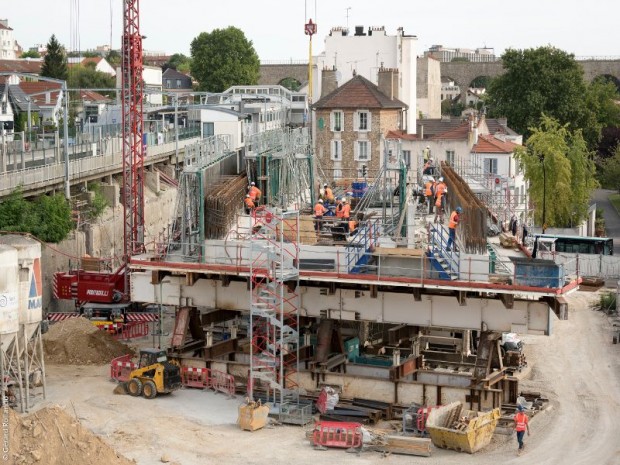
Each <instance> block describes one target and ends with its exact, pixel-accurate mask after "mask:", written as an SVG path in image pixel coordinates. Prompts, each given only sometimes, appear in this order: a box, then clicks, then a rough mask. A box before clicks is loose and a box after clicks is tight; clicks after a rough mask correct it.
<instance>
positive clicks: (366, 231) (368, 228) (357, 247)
mask: <svg viewBox="0 0 620 465" xmlns="http://www.w3.org/2000/svg"><path fill="white" fill-rule="evenodd" d="M378 237H379V220H374V221H367V222H366V223H364V224H362V225H361V226H360V227H359V229H358V231H357V233H356V234H355V235H354V236H353V239H352V240H351V242H349V244H348V245H347V270H348V271H349V273H361V272H362V271H363V270H364V269H365V266H366V265H367V264H368V262H369V261H370V251H371V249H372V248H373V247H374V246H375V245H376V244H377V239H378Z"/></svg>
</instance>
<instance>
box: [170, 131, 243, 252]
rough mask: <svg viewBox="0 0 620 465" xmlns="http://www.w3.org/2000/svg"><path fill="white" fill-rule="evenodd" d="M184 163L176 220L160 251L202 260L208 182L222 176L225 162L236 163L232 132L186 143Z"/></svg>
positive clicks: (210, 182)
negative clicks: (231, 140)
mask: <svg viewBox="0 0 620 465" xmlns="http://www.w3.org/2000/svg"><path fill="white" fill-rule="evenodd" d="M185 163H186V165H185V167H184V169H183V172H182V173H181V174H180V177H179V191H178V194H177V201H176V209H175V216H174V220H173V223H172V227H171V229H170V231H169V232H168V238H167V240H166V241H165V242H166V244H165V250H163V251H161V252H162V254H164V255H174V256H175V258H177V259H181V260H182V261H200V260H201V259H202V258H203V257H204V241H205V205H204V198H205V192H206V189H207V186H208V185H210V184H212V183H213V182H215V180H217V179H218V178H219V177H220V175H221V172H222V166H224V165H225V164H227V163H235V164H236V152H234V151H233V150H231V149H230V136H212V137H208V138H206V139H203V140H201V141H199V142H196V143H195V144H192V145H189V146H187V147H186V156H185Z"/></svg>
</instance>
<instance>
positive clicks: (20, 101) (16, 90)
mask: <svg viewBox="0 0 620 465" xmlns="http://www.w3.org/2000/svg"><path fill="white" fill-rule="evenodd" d="M9 97H10V99H11V102H12V103H13V106H14V107H15V108H17V111H28V96H27V95H26V93H25V92H24V91H23V90H22V89H21V87H19V86H17V85H12V86H9ZM39 110H40V108H39V106H38V105H37V104H36V103H34V102H31V103H30V111H39Z"/></svg>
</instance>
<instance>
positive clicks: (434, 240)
mask: <svg viewBox="0 0 620 465" xmlns="http://www.w3.org/2000/svg"><path fill="white" fill-rule="evenodd" d="M430 236H431V241H430V250H429V258H430V259H431V262H432V264H433V266H435V268H436V269H437V271H439V275H440V276H441V277H442V278H444V279H453V277H455V279H458V277H459V274H460V269H459V253H458V252H456V251H455V250H458V249H459V244H458V240H457V239H455V242H454V244H452V250H451V251H448V250H446V249H447V248H448V240H449V238H450V232H449V231H448V228H446V227H445V226H444V225H443V224H439V225H431V226H430ZM438 257H440V258H441V259H442V260H439V259H438Z"/></svg>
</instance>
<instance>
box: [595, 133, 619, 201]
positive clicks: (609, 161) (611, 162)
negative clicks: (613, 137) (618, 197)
mask: <svg viewBox="0 0 620 465" xmlns="http://www.w3.org/2000/svg"><path fill="white" fill-rule="evenodd" d="M599 166H600V170H599V179H600V181H601V184H602V185H603V187H605V188H606V189H615V190H617V191H618V192H620V145H616V148H615V150H614V151H613V153H612V156H611V157H608V158H604V159H601V160H600V162H599Z"/></svg>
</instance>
